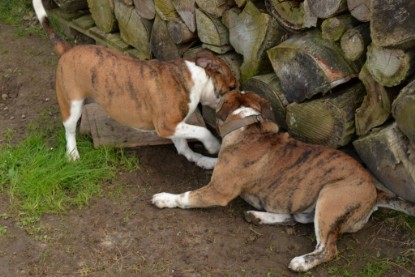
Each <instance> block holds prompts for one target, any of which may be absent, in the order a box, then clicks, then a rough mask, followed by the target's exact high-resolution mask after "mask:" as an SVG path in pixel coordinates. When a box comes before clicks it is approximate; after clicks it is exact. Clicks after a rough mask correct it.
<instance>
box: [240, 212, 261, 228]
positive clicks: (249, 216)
mask: <svg viewBox="0 0 415 277" xmlns="http://www.w3.org/2000/svg"><path fill="white" fill-rule="evenodd" d="M244 217H245V220H246V221H247V222H249V223H252V224H255V225H260V224H261V219H260V218H258V217H257V216H256V215H255V212H253V211H246V212H244Z"/></svg>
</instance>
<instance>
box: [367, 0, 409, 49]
mask: <svg viewBox="0 0 415 277" xmlns="http://www.w3.org/2000/svg"><path fill="white" fill-rule="evenodd" d="M371 3H372V16H371V21H370V28H371V30H370V31H371V35H372V41H373V43H374V44H375V45H376V46H380V47H408V48H409V47H413V46H414V45H415V27H414V26H415V1H413V0H402V1H385V0H372V1H371Z"/></svg>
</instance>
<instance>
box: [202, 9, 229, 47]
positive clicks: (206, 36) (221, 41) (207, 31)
mask: <svg viewBox="0 0 415 277" xmlns="http://www.w3.org/2000/svg"><path fill="white" fill-rule="evenodd" d="M196 26H197V32H198V35H199V39H200V41H202V42H203V43H206V44H210V45H216V46H224V45H229V33H228V29H227V28H226V27H225V25H223V23H222V22H221V21H220V19H218V18H214V17H212V16H209V15H207V14H205V13H204V12H202V11H201V10H199V9H196Z"/></svg>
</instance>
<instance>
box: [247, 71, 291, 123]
mask: <svg viewBox="0 0 415 277" xmlns="http://www.w3.org/2000/svg"><path fill="white" fill-rule="evenodd" d="M243 89H244V90H246V91H254V92H255V93H257V94H258V95H260V96H262V97H264V98H265V99H267V100H268V101H269V102H270V103H271V107H272V111H273V113H274V116H275V122H276V123H277V124H278V126H279V127H280V128H283V129H285V130H287V123H286V117H285V114H286V109H287V108H286V107H287V105H288V101H287V99H286V98H285V96H284V92H283V91H282V89H281V86H280V81H279V80H278V77H277V75H275V73H269V74H264V75H257V76H254V77H251V78H249V79H248V80H246V81H245V83H244V85H243Z"/></svg>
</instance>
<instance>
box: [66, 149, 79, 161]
mask: <svg viewBox="0 0 415 277" xmlns="http://www.w3.org/2000/svg"><path fill="white" fill-rule="evenodd" d="M66 156H67V157H68V160H69V161H71V162H72V161H76V160H79V158H80V155H79V152H78V149H74V150H72V151H68V152H67V153H66Z"/></svg>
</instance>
